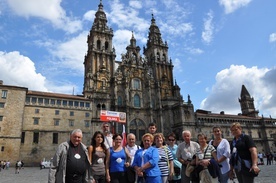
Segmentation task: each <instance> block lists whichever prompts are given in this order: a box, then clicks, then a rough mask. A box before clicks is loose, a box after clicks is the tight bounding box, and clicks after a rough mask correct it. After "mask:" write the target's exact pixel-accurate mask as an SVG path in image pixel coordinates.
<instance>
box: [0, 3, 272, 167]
mask: <svg viewBox="0 0 276 183" xmlns="http://www.w3.org/2000/svg"><path fill="white" fill-rule="evenodd" d="M112 38H113V30H112V28H110V27H109V26H108V25H107V18H106V14H105V12H104V10H103V5H102V3H101V2H100V4H99V6H98V11H97V12H96V14H95V19H94V22H93V25H92V28H91V30H90V33H89V35H88V38H87V43H88V49H87V53H86V55H85V59H84V68H85V69H84V70H85V73H84V88H83V95H81V96H76V95H67V94H58V93H48V92H41V91H31V90H28V88H25V87H18V86H8V85H4V84H3V82H1V83H0V93H1V98H0V148H1V151H0V157H1V159H3V160H10V161H11V162H13V163H14V162H15V161H16V160H19V159H21V160H23V161H24V162H25V163H26V164H29V165H38V164H39V162H40V160H42V159H43V158H47V159H49V158H51V157H52V156H53V155H54V153H55V150H56V147H57V146H58V144H59V143H61V142H63V141H66V140H68V138H69V133H70V132H71V131H72V130H73V129H76V128H80V129H82V130H83V133H84V138H83V142H84V143H85V144H87V145H89V144H90V139H91V137H92V135H93V133H94V132H95V131H97V130H100V129H101V128H100V126H101V123H102V122H101V121H100V118H99V116H100V110H102V109H104V110H110V111H119V112H126V114H127V116H126V117H127V123H126V124H125V126H126V132H127V133H130V132H131V133H134V134H136V136H137V139H138V140H140V139H141V136H142V135H143V134H144V133H145V132H146V131H147V126H148V124H149V123H150V122H155V123H156V124H157V127H158V131H159V132H162V133H164V135H167V134H168V133H170V132H174V133H175V134H176V135H177V137H178V138H179V140H182V139H181V133H182V131H183V130H187V129H188V130H190V131H191V132H192V136H193V138H194V140H196V135H197V133H199V132H204V133H206V134H207V135H208V137H209V138H210V139H211V138H212V127H213V126H214V125H219V126H221V127H222V129H223V135H224V137H225V138H227V139H229V140H230V141H231V139H232V135H231V133H230V129H229V126H230V124H231V123H232V122H240V123H241V124H242V125H243V130H244V132H245V133H247V134H250V135H251V136H252V137H253V139H254V141H255V142H256V144H257V147H258V149H259V151H263V152H267V151H274V150H275V145H274V144H275V141H276V140H275V138H276V135H275V134H276V119H273V118H265V117H263V116H262V117H260V116H258V111H256V110H255V107H254V99H253V98H251V96H250V94H249V93H248V91H247V90H246V88H245V86H242V91H241V96H240V97H241V98H240V99H239V101H240V104H241V111H242V113H241V114H239V115H229V114H224V112H221V113H220V114H214V113H212V112H211V111H205V110H197V111H194V106H193V104H192V101H191V99H190V96H188V99H187V101H184V100H183V97H182V96H181V94H180V88H179V86H178V85H177V82H176V81H174V77H173V64H172V61H171V59H169V58H170V57H169V55H168V44H167V42H164V41H163V40H162V36H161V33H160V30H159V28H158V26H157V24H156V21H155V19H154V16H152V18H151V25H150V27H149V34H148V40H147V44H146V46H145V47H143V55H141V54H140V51H141V49H140V47H139V46H137V45H136V39H135V37H134V33H133V34H132V37H131V39H130V44H129V45H128V46H127V47H126V53H124V54H122V55H121V61H116V60H115V57H116V51H115V48H114V47H113V44H112V41H113V40H112ZM111 125H113V129H114V131H116V132H119V133H121V132H122V125H121V124H116V123H114V122H111Z"/></svg>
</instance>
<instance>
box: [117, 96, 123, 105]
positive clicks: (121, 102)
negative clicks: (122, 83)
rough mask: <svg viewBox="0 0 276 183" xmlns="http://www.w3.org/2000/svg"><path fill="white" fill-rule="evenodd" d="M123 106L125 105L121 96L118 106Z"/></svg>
mask: <svg viewBox="0 0 276 183" xmlns="http://www.w3.org/2000/svg"><path fill="white" fill-rule="evenodd" d="M122 105H123V101H122V97H121V96H119V97H118V106H122Z"/></svg>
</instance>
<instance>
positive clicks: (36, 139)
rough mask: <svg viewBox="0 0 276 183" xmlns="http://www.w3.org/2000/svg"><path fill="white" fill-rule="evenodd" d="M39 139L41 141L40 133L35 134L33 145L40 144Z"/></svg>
mask: <svg viewBox="0 0 276 183" xmlns="http://www.w3.org/2000/svg"><path fill="white" fill-rule="evenodd" d="M38 139H39V133H38V132H34V136H33V143H35V144H38Z"/></svg>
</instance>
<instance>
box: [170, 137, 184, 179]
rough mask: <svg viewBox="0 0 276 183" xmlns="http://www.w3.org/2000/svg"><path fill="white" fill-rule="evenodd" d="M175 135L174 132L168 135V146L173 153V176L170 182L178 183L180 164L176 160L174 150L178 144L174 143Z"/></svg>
mask: <svg viewBox="0 0 276 183" xmlns="http://www.w3.org/2000/svg"><path fill="white" fill-rule="evenodd" d="M175 142H176V136H175V134H174V133H171V134H169V135H168V148H169V149H170V150H171V152H172V155H173V166H174V176H173V178H172V180H169V182H170V183H180V182H181V166H182V164H181V163H180V162H179V161H178V160H177V157H176V151H177V148H178V146H177V145H176V143H175Z"/></svg>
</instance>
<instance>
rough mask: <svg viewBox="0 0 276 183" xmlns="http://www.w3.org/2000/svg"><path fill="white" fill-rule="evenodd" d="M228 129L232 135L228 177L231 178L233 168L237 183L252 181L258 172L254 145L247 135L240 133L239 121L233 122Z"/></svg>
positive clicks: (249, 182) (250, 182) (251, 182)
mask: <svg viewBox="0 0 276 183" xmlns="http://www.w3.org/2000/svg"><path fill="white" fill-rule="evenodd" d="M230 129H231V132H232V134H233V136H234V139H233V141H232V144H231V152H232V155H231V160H230V164H231V170H230V174H229V175H230V179H232V178H233V176H234V169H235V173H236V175H237V178H238V181H239V183H253V182H254V177H255V176H256V175H258V173H259V172H260V169H259V167H258V157H257V148H256V145H255V143H254V141H253V140H252V138H251V137H250V136H249V135H245V134H243V133H242V127H241V124H240V123H233V124H232V125H231V127H230ZM254 174H256V175H254Z"/></svg>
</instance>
